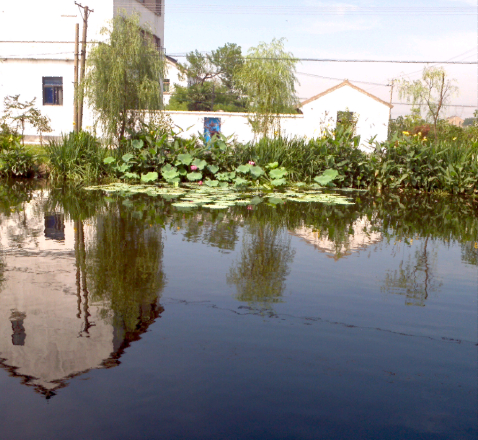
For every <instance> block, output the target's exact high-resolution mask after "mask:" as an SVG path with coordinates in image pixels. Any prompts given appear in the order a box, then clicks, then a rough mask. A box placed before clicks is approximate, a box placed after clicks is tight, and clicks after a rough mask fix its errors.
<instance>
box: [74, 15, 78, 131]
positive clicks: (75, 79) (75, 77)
mask: <svg viewBox="0 0 478 440" xmlns="http://www.w3.org/2000/svg"><path fill="white" fill-rule="evenodd" d="M75 31H76V32H75V70H74V76H73V86H74V90H75V95H74V97H73V130H74V131H75V132H76V133H78V49H79V39H80V25H79V24H78V23H76V25H75Z"/></svg>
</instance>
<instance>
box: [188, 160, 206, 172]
mask: <svg viewBox="0 0 478 440" xmlns="http://www.w3.org/2000/svg"><path fill="white" fill-rule="evenodd" d="M191 165H195V166H197V167H198V169H199V170H203V169H204V167H205V166H206V165H207V162H206V161H205V160H201V159H194V160H193V163H192V164H191Z"/></svg>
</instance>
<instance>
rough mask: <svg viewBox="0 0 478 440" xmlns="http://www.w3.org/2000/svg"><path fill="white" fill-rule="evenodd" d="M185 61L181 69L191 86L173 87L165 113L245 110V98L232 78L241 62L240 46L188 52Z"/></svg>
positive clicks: (229, 45) (228, 44)
mask: <svg viewBox="0 0 478 440" xmlns="http://www.w3.org/2000/svg"><path fill="white" fill-rule="evenodd" d="M186 60H187V63H186V64H184V65H180V68H181V69H182V71H183V74H184V75H187V76H188V78H189V81H190V83H191V84H190V85H188V87H183V86H179V85H175V86H174V92H173V95H172V96H171V99H170V101H169V105H168V110H190V111H213V110H224V111H231V112H234V111H235V112H238V111H244V110H245V102H244V99H243V98H242V97H241V93H240V91H239V90H238V89H237V86H236V83H235V79H234V75H235V72H236V71H237V70H238V69H239V68H240V67H241V66H242V64H243V63H244V60H243V57H242V51H241V48H240V46H237V45H236V44H232V43H226V44H225V45H224V46H222V47H219V48H218V49H216V50H213V51H212V52H211V53H210V54H203V53H201V52H199V51H197V50H196V51H194V52H189V53H188V54H187V55H186Z"/></svg>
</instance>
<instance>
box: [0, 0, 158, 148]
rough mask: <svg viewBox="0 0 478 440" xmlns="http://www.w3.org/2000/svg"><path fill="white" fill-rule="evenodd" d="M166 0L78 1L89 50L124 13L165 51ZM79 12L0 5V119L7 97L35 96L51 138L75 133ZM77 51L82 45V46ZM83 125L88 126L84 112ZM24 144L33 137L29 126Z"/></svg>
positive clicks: (27, 0) (29, 1) (62, 6)
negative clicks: (85, 18)
mask: <svg viewBox="0 0 478 440" xmlns="http://www.w3.org/2000/svg"><path fill="white" fill-rule="evenodd" d="M164 1H165V0H82V2H81V4H82V5H83V6H88V8H89V9H91V10H92V11H94V12H92V13H91V14H89V17H88V27H87V29H88V38H87V40H88V44H87V53H88V47H91V44H92V43H93V42H96V41H102V40H104V38H105V37H104V35H101V33H100V31H101V29H102V28H103V27H105V26H107V25H108V22H109V21H111V20H112V19H113V18H114V17H115V16H116V15H118V14H121V13H122V11H125V12H126V13H133V12H136V13H138V14H139V17H140V22H141V24H146V23H147V24H148V26H149V28H150V30H151V32H152V34H153V38H154V40H155V43H156V45H157V47H158V50H161V51H164ZM82 12H83V9H81V8H79V7H78V6H77V5H76V4H75V1H74V0H45V1H43V2H37V1H35V0H24V1H21V2H3V4H2V5H1V7H0V116H1V114H2V113H3V101H4V98H5V97H6V96H11V95H18V94H19V95H20V101H22V102H24V101H27V100H28V101H30V100H32V99H33V98H36V107H37V108H39V109H40V110H41V112H42V114H44V115H46V116H48V117H49V118H50V119H51V127H52V129H53V132H52V133H49V134H50V135H53V136H58V135H60V134H61V133H65V132H68V131H70V130H72V129H73V113H74V112H73V101H74V84H73V80H74V54H75V44H74V41H75V33H76V32H75V28H76V24H77V23H78V24H79V25H80V40H81V36H82V28H83V18H82ZM80 49H81V45H80ZM83 121H84V122H83V126H84V127H85V126H88V125H91V124H92V118H91V114H90V113H89V112H88V110H87V109H85V114H84V118H83ZM25 134H26V135H28V137H27V141H35V140H36V139H35V138H36V137H37V134H36V132H35V130H34V129H33V128H31V127H27V130H26V132H25Z"/></svg>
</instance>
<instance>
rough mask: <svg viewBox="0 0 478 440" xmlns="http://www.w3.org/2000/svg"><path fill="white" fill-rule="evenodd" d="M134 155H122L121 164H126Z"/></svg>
mask: <svg viewBox="0 0 478 440" xmlns="http://www.w3.org/2000/svg"><path fill="white" fill-rule="evenodd" d="M133 157H134V155H132V154H131V153H127V154H123V157H122V158H121V159H123V162H126V163H128V162H129V161H130V160H131V159H133Z"/></svg>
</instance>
